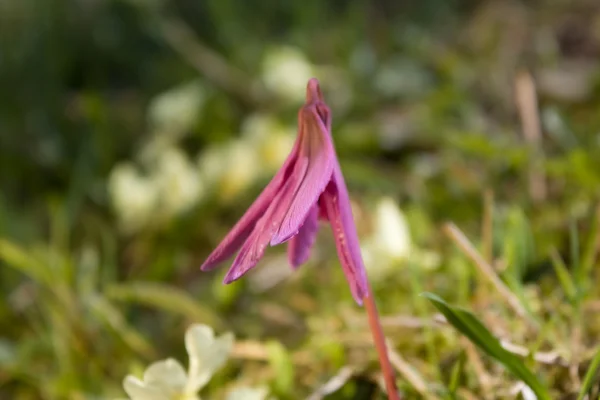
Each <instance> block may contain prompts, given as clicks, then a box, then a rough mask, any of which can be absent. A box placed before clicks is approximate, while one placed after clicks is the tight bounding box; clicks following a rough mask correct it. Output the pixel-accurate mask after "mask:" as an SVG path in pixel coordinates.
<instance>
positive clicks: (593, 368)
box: [577, 348, 600, 400]
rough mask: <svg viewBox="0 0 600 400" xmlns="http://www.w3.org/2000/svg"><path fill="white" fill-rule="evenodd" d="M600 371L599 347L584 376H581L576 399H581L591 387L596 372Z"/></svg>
mask: <svg viewBox="0 0 600 400" xmlns="http://www.w3.org/2000/svg"><path fill="white" fill-rule="evenodd" d="M599 371H600V348H598V351H597V352H596V355H595V356H594V358H593V359H592V362H591V364H590V367H589V368H588V370H587V372H586V373H585V378H583V384H582V385H581V392H579V396H577V400H583V399H584V398H585V395H586V394H588V393H589V391H590V390H591V389H592V385H593V384H594V378H595V377H596V374H598V372H599Z"/></svg>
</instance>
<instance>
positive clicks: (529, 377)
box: [422, 293, 551, 400]
mask: <svg viewBox="0 0 600 400" xmlns="http://www.w3.org/2000/svg"><path fill="white" fill-rule="evenodd" d="M422 296H423V297H425V298H427V299H428V300H429V301H431V302H432V304H433V305H434V306H435V307H436V308H437V309H438V310H439V311H440V312H441V313H442V314H444V316H445V317H446V319H447V320H448V322H449V323H450V324H452V326H454V327H455V328H456V329H457V330H458V331H459V332H460V333H462V334H463V335H465V336H466V337H467V338H469V340H470V341H471V342H473V343H474V344H475V345H476V346H477V347H479V348H480V349H481V350H483V351H484V352H485V353H486V354H488V355H489V356H490V357H492V358H494V359H495V360H496V361H498V362H500V363H501V364H502V365H503V366H504V367H505V368H506V369H507V370H508V371H510V372H511V373H512V374H513V375H515V376H516V377H517V378H519V379H520V380H522V381H523V382H525V384H526V385H527V386H529V387H530V388H531V390H533V392H534V393H535V394H536V396H537V397H538V399H539V400H550V399H551V397H550V393H549V392H548V390H547V389H546V387H545V386H544V385H542V383H541V382H540V381H539V380H538V379H537V377H536V376H535V375H534V374H533V373H532V372H531V371H530V370H529V369H528V368H527V367H526V366H525V364H524V363H523V361H522V360H521V359H520V358H518V357H517V356H515V355H514V354H513V353H511V352H509V351H507V350H506V349H504V348H503V347H502V345H501V344H500V341H499V340H498V339H497V338H496V337H495V336H494V335H492V333H491V332H490V331H489V330H488V329H487V328H486V327H485V326H484V325H483V324H482V323H481V322H480V321H479V320H478V319H477V318H476V317H475V316H474V315H473V314H472V313H471V312H469V311H467V310H465V309H462V308H459V307H455V306H452V305H450V304H448V303H446V301H444V300H443V299H442V298H441V297H439V296H437V295H435V294H433V293H423V294H422Z"/></svg>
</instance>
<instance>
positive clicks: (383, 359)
mask: <svg viewBox="0 0 600 400" xmlns="http://www.w3.org/2000/svg"><path fill="white" fill-rule="evenodd" d="M367 285H368V284H367ZM372 293H373V292H372V290H371V286H370V285H369V286H368V292H367V294H366V296H365V298H364V303H365V308H366V310H367V315H368V317H369V328H370V329H371V334H372V335H373V342H375V349H376V350H377V355H378V357H379V364H380V365H381V372H382V373H383V380H384V382H385V388H386V390H387V394H388V399H389V400H400V395H399V394H398V388H396V380H395V377H394V369H393V368H392V364H391V363H390V359H389V357H388V352H387V346H386V343H385V336H384V335H383V329H382V328H381V322H380V321H379V312H378V311H377V306H376V305H375V300H373V294H372Z"/></svg>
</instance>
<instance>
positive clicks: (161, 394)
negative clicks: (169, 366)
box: [123, 375, 170, 400]
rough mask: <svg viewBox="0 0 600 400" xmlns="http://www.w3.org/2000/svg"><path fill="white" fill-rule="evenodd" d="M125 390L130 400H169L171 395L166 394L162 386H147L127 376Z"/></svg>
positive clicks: (124, 384)
mask: <svg viewBox="0 0 600 400" xmlns="http://www.w3.org/2000/svg"><path fill="white" fill-rule="evenodd" d="M123 388H124V389H125V392H126V393H127V395H128V396H129V399H130V400H169V399H170V394H169V393H166V392H165V391H164V390H163V389H162V387H161V386H160V385H157V384H147V383H144V382H143V381H141V380H140V379H138V378H136V377H135V376H132V375H127V377H125V379H124V380H123Z"/></svg>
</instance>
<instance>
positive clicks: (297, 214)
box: [201, 78, 368, 304]
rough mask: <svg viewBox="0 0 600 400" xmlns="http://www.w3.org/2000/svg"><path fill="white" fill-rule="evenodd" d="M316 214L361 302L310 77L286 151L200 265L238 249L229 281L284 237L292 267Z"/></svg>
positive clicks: (325, 118)
mask: <svg viewBox="0 0 600 400" xmlns="http://www.w3.org/2000/svg"><path fill="white" fill-rule="evenodd" d="M319 218H322V219H325V220H327V221H329V223H330V224H331V227H332V230H333V234H334V236H335V242H336V247H337V251H338V255H339V258H340V262H341V264H342V268H343V270H344V273H345V275H346V278H347V280H348V283H349V285H350V289H351V290H352V295H353V296H354V299H355V300H356V301H357V302H358V303H359V304H362V301H363V298H364V297H365V296H366V295H367V294H368V285H367V278H366V274H365V269H364V264H363V260H362V257H361V254H360V247H359V243H358V236H357V233H356V227H355V225H354V219H353V216H352V209H351V207H350V199H349V197H348V190H347V188H346V183H345V182H344V177H343V176H342V171H341V169H340V165H339V162H338V160H337V156H336V153H335V149H334V146H333V140H332V137H331V112H330V110H329V107H328V106H327V105H326V104H325V102H324V100H323V95H322V94H321V89H320V88H319V82H318V81H317V80H316V79H314V78H313V79H311V80H310V81H309V82H308V85H307V88H306V104H305V105H304V106H303V107H302V108H301V109H300V112H299V113H298V136H297V138H296V142H295V143H294V147H293V149H292V152H291V153H290V155H289V156H288V158H287V159H286V161H285V162H284V164H283V166H282V167H281V169H280V170H279V172H277V174H276V175H275V177H274V178H273V179H272V180H271V182H270V183H269V184H268V185H267V187H266V188H265V189H264V190H263V192H262V193H261V194H260V196H259V197H258V198H257V199H256V200H255V201H254V203H253V204H252V205H251V206H250V208H249V209H248V210H247V211H246V213H245V214H244V215H243V216H242V218H241V219H240V220H239V221H238V223H237V224H236V225H235V226H234V227H233V229H232V230H231V231H230V232H229V233H228V234H227V235H226V236H225V238H224V239H223V241H222V242H221V243H220V244H219V245H218V246H217V248H216V249H215V250H214V251H213V252H212V253H211V254H210V255H209V257H208V259H207V260H206V261H205V262H204V264H203V265H202V267H201V269H202V270H203V271H206V270H210V269H212V268H214V267H215V266H216V265H217V264H219V263H220V262H222V261H224V260H226V259H227V258H229V257H231V256H232V255H233V253H235V252H238V251H239V252H238V254H237V257H236V258H235V260H234V261H233V265H232V266H231V268H230V270H229V272H228V273H227V275H226V276H225V280H224V282H225V283H230V282H232V281H234V280H236V279H238V278H240V277H241V276H242V275H243V274H245V273H246V272H247V271H248V270H250V269H251V268H252V267H254V266H255V265H256V264H257V263H258V261H259V260H260V259H261V257H262V256H263V254H264V252H265V249H266V247H267V246H275V245H278V244H281V243H284V242H288V259H289V261H290V264H291V265H292V267H294V268H297V267H298V266H299V265H301V264H303V263H304V262H305V261H306V260H307V259H308V256H309V253H310V249H311V247H312V245H313V244H314V241H315V236H316V233H317V229H318V220H319Z"/></svg>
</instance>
